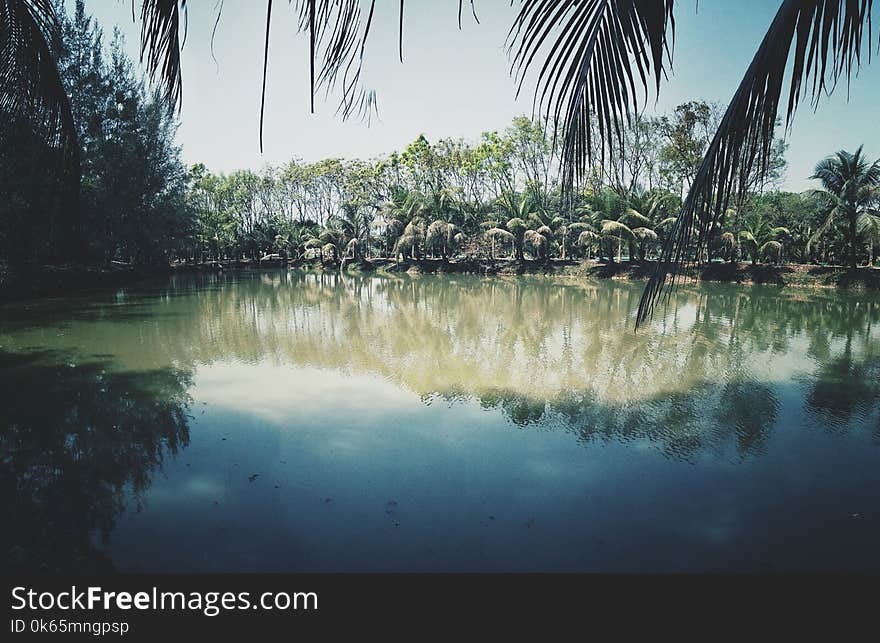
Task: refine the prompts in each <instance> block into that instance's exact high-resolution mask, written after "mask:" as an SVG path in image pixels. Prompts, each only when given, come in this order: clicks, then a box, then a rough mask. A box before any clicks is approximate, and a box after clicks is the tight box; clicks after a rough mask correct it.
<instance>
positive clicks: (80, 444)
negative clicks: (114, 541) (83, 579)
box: [0, 351, 190, 571]
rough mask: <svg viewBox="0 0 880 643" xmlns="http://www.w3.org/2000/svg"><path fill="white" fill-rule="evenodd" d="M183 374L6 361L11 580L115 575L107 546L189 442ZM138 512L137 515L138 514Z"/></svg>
mask: <svg viewBox="0 0 880 643" xmlns="http://www.w3.org/2000/svg"><path fill="white" fill-rule="evenodd" d="M189 383H190V379H189V376H188V375H187V374H186V373H184V372H182V371H175V370H171V369H161V370H153V371H140V372H133V371H123V372H118V371H114V370H113V369H112V368H111V367H110V365H109V364H108V362H106V361H102V360H97V359H95V360H89V361H82V360H81V359H80V358H79V357H78V356H75V355H72V354H68V353H59V352H54V351H42V352H30V353H10V352H0V391H2V393H0V426H2V427H3V430H2V433H0V454H2V466H0V494H2V502H3V507H4V509H5V512H4V513H5V514H6V515H7V516H8V515H12V516H13V517H14V519H13V520H10V521H8V522H7V523H6V525H5V526H4V528H3V529H2V530H0V533H2V536H0V538H2V541H0V542H2V547H3V552H4V553H6V555H7V564H8V565H9V567H10V568H11V569H13V570H15V569H18V570H48V571H56V570H66V571H71V570H77V569H80V570H93V569H96V568H97V569H100V568H105V567H107V566H109V561H107V560H106V559H105V558H104V556H103V555H102V554H101V553H100V552H99V551H97V550H96V549H95V548H94V547H93V546H92V539H93V537H95V536H97V537H98V538H101V539H105V540H106V539H107V538H108V537H109V534H110V532H111V531H112V530H113V527H114V523H115V520H116V518H117V517H118V515H119V514H120V513H121V512H122V511H123V509H124V507H125V500H126V497H133V498H134V499H135V502H137V500H138V498H140V496H141V494H142V493H143V492H144V491H145V490H146V489H147V488H148V487H149V485H150V482H151V478H152V476H153V473H154V471H155V470H156V468H157V467H160V466H161V464H162V461H163V460H164V458H165V457H166V456H168V455H173V454H175V453H177V451H178V450H179V449H181V448H183V447H185V446H186V445H187V444H188V442H189V430H188V427H187V414H186V412H187V403H188V395H187V388H188V386H189ZM134 508H136V507H132V509H134Z"/></svg>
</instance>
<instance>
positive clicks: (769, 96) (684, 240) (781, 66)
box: [636, 0, 873, 325]
mask: <svg viewBox="0 0 880 643" xmlns="http://www.w3.org/2000/svg"><path fill="white" fill-rule="evenodd" d="M872 4H873V1H872V0H785V1H784V2H783V3H782V4H781V6H780V7H779V10H778V11H777V13H776V16H775V18H774V19H773V22H772V23H771V25H770V28H769V29H768V30H767V33H766V35H765V36H764V39H763V40H762V41H761V44H760V46H759V47H758V51H757V52H756V53H755V56H754V58H753V59H752V62H751V64H750V65H749V68H748V70H747V71H746V73H745V75H744V76H743V79H742V81H741V82H740V85H739V87H738V88H737V90H736V93H735V94H734V96H733V99H732V100H731V102H730V104H729V105H728V107H727V110H726V111H725V113H724V116H723V118H722V120H721V124H720V126H719V128H718V131H717V132H716V134H715V136H714V138H713V139H712V142H711V143H710V145H709V148H708V150H707V152H706V154H705V156H704V158H703V161H702V163H701V164H700V167H699V170H698V171H697V175H696V178H695V179H694V182H693V184H692V185H691V187H690V190H689V191H688V194H687V197H686V198H685V200H684V204H683V206H682V211H681V213H680V215H679V216H678V217H677V218H676V221H675V223H673V224H672V228H671V230H670V234H669V236H668V238H667V240H666V243H665V244H664V246H663V251H662V255H661V259H660V261H659V262H658V264H657V267H656V269H655V270H654V273H653V274H652V276H651V278H650V280H649V282H648V284H647V286H646V287H645V291H644V293H643V294H642V298H641V301H640V302H639V309H638V313H637V316H636V324H637V325H638V324H640V323H642V322H644V321H645V320H646V319H648V318H649V317H650V316H651V314H652V313H653V310H654V307H655V304H656V303H657V301H658V300H659V299H660V296H661V294H662V292H663V290H664V289H665V288H666V287H667V286H669V287H670V288H671V287H672V286H674V285H675V278H676V276H677V274H678V273H679V271H680V269H681V268H682V266H684V265H685V264H686V263H689V255H688V253H694V252H699V251H700V249H701V248H703V247H705V245H706V244H707V243H708V238H709V235H710V232H711V230H712V229H713V227H714V225H715V223H716V222H717V220H718V218H719V216H721V215H722V214H723V213H724V212H725V210H726V209H727V207H728V205H729V203H730V201H731V198H732V196H734V195H736V194H741V193H742V192H743V191H744V190H745V188H746V183H747V177H748V175H749V172H750V171H751V170H752V168H753V164H754V163H759V164H760V169H762V170H763V169H764V168H766V164H767V161H768V159H769V154H770V145H771V143H772V141H773V134H774V131H775V127H776V119H777V115H778V112H779V108H780V101H781V100H782V91H783V85H784V84H785V76H786V73H785V72H786V68H787V67H788V66H789V65H790V68H791V74H790V78H789V88H788V99H787V103H786V108H785V121H786V127H788V126H789V125H790V123H791V120H792V117H793V116H794V113H795V111H796V109H797V107H798V104H799V102H800V100H801V98H802V96H807V95H808V96H810V98H811V99H812V102H813V104H814V105H816V104H817V101H818V100H819V98H820V97H821V96H822V95H823V94H828V93H831V92H832V91H833V90H834V88H835V87H836V86H837V84H838V81H839V80H840V79H841V78H844V79H845V80H846V82H847V84H848V83H849V81H850V80H851V78H852V77H853V75H854V73H855V72H856V71H857V70H858V68H859V66H860V64H861V60H862V50H863V47H865V45H866V43H867V39H865V38H864V37H863V36H864V30H865V27H866V26H868V28H869V30H870V17H871V8H872ZM867 48H868V56H869V57H870V44H869V43H867ZM702 213H705V214H707V215H708V216H702ZM691 256H693V255H691ZM670 276H671V279H668V277H670Z"/></svg>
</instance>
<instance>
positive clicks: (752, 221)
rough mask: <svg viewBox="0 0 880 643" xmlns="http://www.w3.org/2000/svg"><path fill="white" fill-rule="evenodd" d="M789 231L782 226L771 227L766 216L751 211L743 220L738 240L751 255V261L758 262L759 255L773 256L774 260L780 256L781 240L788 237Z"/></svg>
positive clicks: (777, 259)
mask: <svg viewBox="0 0 880 643" xmlns="http://www.w3.org/2000/svg"><path fill="white" fill-rule="evenodd" d="M790 236H791V231H789V229H788V228H785V227H783V226H777V227H773V226H771V225H770V222H769V221H768V220H767V218H766V217H764V216H762V215H761V214H760V213H759V212H753V213H752V214H751V215H749V216H748V217H746V219H745V221H744V222H743V229H742V230H740V233H739V240H740V243H741V244H742V246H743V248H745V249H746V250H747V251H748V252H749V254H750V255H751V257H752V263H753V264H758V263H760V260H761V257H773V259H774V260H775V261H777V262H778V261H779V260H780V259H781V258H782V248H783V246H782V241H780V239H783V238H785V237H790Z"/></svg>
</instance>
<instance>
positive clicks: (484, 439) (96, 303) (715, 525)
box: [0, 271, 880, 572]
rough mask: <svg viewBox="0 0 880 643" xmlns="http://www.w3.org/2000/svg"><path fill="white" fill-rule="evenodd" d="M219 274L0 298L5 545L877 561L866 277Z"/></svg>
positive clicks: (877, 415)
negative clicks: (0, 302) (665, 283)
mask: <svg viewBox="0 0 880 643" xmlns="http://www.w3.org/2000/svg"><path fill="white" fill-rule="evenodd" d="M640 294H641V285H640V284H629V283H617V282H611V281H606V282H601V283H586V282H578V281H575V280H571V281H553V280H548V279H543V278H524V277H520V278H511V279H504V278H479V277H473V276H409V275H402V276H394V277H389V276H344V277H343V276H341V275H339V274H338V273H336V274H334V273H325V274H313V273H300V272H295V271H292V272H281V271H279V272H244V273H240V274H235V275H196V276H188V275H178V276H175V277H173V278H171V279H169V280H168V281H167V282H164V283H159V284H154V285H152V286H150V287H139V288H130V289H123V290H118V291H115V290H114V291H102V292H94V293H90V294H87V295H81V296H77V297H71V298H68V299H53V300H43V301H36V302H25V303H18V304H13V305H6V306H3V307H0V378H2V382H0V391H2V393H0V402H2V404H0V456H2V461H0V484H2V487H0V494H2V499H3V508H4V513H5V514H6V515H7V516H11V520H8V521H5V525H4V526H3V527H2V533H3V537H2V542H0V544H2V546H3V554H4V556H5V565H6V567H7V568H11V569H49V570H71V569H73V570H76V569H95V568H98V569H108V568H112V569H117V570H120V571H131V572H137V571H162V572H175V571H178V572H180V571H206V572H222V571H229V572H238V571H255V572H260V571H760V570H765V571H766V570H859V569H872V570H877V569H880V551H878V545H877V543H878V542H880V380H878V374H880V338H878V332H880V330H878V328H877V327H875V324H878V323H880V322H878V318H880V305H878V304H880V299H878V297H876V296H875V295H873V294H864V293H861V294H854V293H844V292H838V291H831V290H828V291H825V290H823V291H815V292H813V291H796V290H785V289H778V288H774V287H743V286H734V285H717V284H703V285H701V286H687V287H682V288H680V289H679V290H677V291H676V292H675V293H674V294H673V295H672V297H671V299H670V301H669V303H668V305H667V306H666V307H665V308H663V309H659V310H658V312H657V314H656V315H655V318H654V320H653V321H652V323H650V324H649V325H648V326H647V327H645V328H641V329H639V330H638V331H635V330H634V328H633V321H634V315H635V310H636V307H637V304H638V298H639V295H640Z"/></svg>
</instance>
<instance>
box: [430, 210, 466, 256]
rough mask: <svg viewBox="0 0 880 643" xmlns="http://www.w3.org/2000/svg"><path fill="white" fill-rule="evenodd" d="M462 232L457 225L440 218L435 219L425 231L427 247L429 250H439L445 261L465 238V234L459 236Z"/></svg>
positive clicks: (435, 251) (434, 251)
mask: <svg viewBox="0 0 880 643" xmlns="http://www.w3.org/2000/svg"><path fill="white" fill-rule="evenodd" d="M460 234H461V232H460V231H459V229H458V226H457V225H455V224H453V223H447V222H446V221H443V220H442V219H438V220H437V221H433V222H432V223H431V225H429V226H428V229H427V231H426V232H425V248H426V250H427V251H428V252H432V253H437V252H439V254H440V257H441V258H442V259H443V260H444V261H445V260H446V259H447V258H448V256H449V254H450V252H451V251H452V250H454V249H455V248H456V247H457V244H458V243H459V242H460V241H461V240H462V239H463V236H461V237H459V236H458V235H460ZM457 237H458V238H457Z"/></svg>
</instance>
